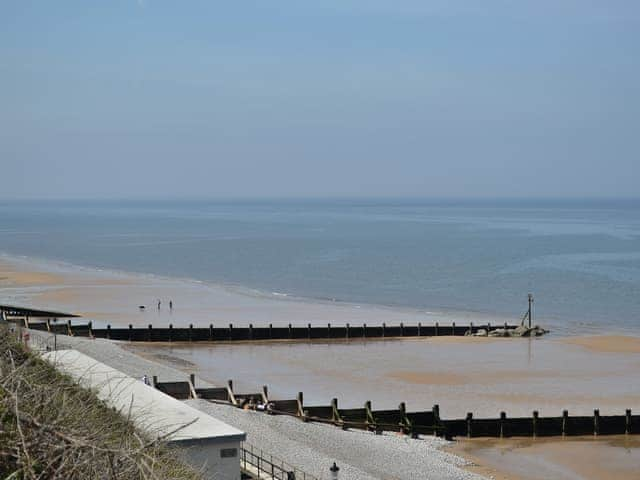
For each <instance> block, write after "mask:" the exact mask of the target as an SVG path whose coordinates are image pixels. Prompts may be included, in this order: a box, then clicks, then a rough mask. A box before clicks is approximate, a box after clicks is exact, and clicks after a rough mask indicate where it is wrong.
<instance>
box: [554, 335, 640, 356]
mask: <svg viewBox="0 0 640 480" xmlns="http://www.w3.org/2000/svg"><path fill="white" fill-rule="evenodd" d="M563 341H564V342H565V343H568V344H571V345H578V346H581V347H584V348H586V349H588V350H591V351H593V352H601V353H640V337H628V336H622V335H599V336H589V337H570V338H566V339H564V340H563Z"/></svg>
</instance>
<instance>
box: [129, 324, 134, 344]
mask: <svg viewBox="0 0 640 480" xmlns="http://www.w3.org/2000/svg"><path fill="white" fill-rule="evenodd" d="M131 338H133V325H131V324H129V341H131Z"/></svg>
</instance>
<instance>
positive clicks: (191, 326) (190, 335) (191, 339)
mask: <svg viewBox="0 0 640 480" xmlns="http://www.w3.org/2000/svg"><path fill="white" fill-rule="evenodd" d="M189 341H190V342H193V323H190V324H189Z"/></svg>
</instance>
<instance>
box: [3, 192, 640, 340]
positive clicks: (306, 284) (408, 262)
mask: <svg viewBox="0 0 640 480" xmlns="http://www.w3.org/2000/svg"><path fill="white" fill-rule="evenodd" d="M0 251H1V252H4V253H7V254H16V255H26V256H31V257H38V258H46V259H55V260H63V261H67V262H71V263H75V264H79V265H85V266H96V267H100V268H112V269H118V270H126V271H133V272H145V273H153V274H159V275H166V276H179V277H188V278H194V279H198V280H204V281H211V282H217V283H224V284H233V285H241V286H246V287H250V288H253V289H259V290H263V291H265V292H267V293H269V292H281V293H287V294H289V295H292V296H298V297H308V298H316V299H335V300H338V301H348V302H358V303H371V304H382V305H389V306H402V307H412V308H413V307H415V308H424V309H440V310H447V309H452V310H469V311H477V312H484V313H495V314H500V315H509V316H513V317H514V318H517V317H518V316H520V315H521V314H522V313H523V311H524V309H525V307H526V305H525V304H526V295H527V293H528V292H532V293H534V295H535V298H536V303H535V306H536V315H537V317H538V318H540V319H546V320H548V321H550V322H552V323H554V324H566V325H573V326H576V325H580V324H584V325H585V326H589V327H594V326H595V327H597V328H602V329H606V328H608V327H609V326H612V325H613V326H617V327H622V328H628V329H636V330H640V315H639V313H640V201H638V200H617V201H613V200H607V201H577V200H575V201H544V202H543V201H533V200H530V201H495V202H491V201H480V202H479V201H475V202H471V201H457V202H456V201H427V200H402V201H401V200H393V201H392V200H377V201H374V200H367V201H355V200H334V201H329V200H324V201H294V200H287V201H238V202H216V201H172V202H170V201H156V202H150V201H149V202H139V201H119V202H106V201H105V202H98V201H91V202H86V201H84V202H80V201H66V202H35V201H32V202H2V203H0Z"/></svg>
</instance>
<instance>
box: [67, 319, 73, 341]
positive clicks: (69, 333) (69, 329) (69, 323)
mask: <svg viewBox="0 0 640 480" xmlns="http://www.w3.org/2000/svg"><path fill="white" fill-rule="evenodd" d="M67 334H68V335H69V336H70V337H73V330H72V329H71V320H67Z"/></svg>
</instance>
